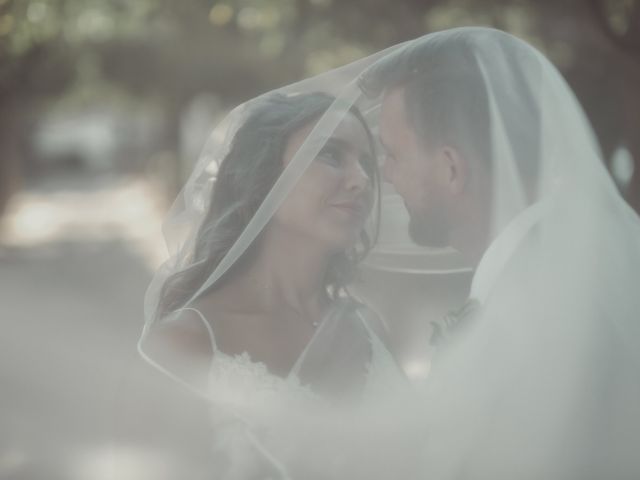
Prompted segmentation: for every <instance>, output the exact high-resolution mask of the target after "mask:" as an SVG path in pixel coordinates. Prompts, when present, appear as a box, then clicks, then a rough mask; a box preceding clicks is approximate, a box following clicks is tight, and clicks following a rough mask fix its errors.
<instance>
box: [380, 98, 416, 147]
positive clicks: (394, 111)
mask: <svg viewBox="0 0 640 480" xmlns="http://www.w3.org/2000/svg"><path fill="white" fill-rule="evenodd" d="M379 126H380V128H379V133H380V137H381V140H382V141H383V142H384V141H385V140H386V141H387V142H389V141H390V140H391V138H387V137H390V136H394V137H395V136H398V135H400V136H404V135H410V134H411V133H413V127H412V126H411V125H410V122H409V121H408V117H407V109H406V104H405V91H404V88H403V87H395V88H393V89H389V90H385V92H384V93H383V95H382V105H381V108H380V125H379Z"/></svg>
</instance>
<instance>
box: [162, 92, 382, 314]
mask: <svg viewBox="0 0 640 480" xmlns="http://www.w3.org/2000/svg"><path fill="white" fill-rule="evenodd" d="M335 100H336V99H335V98H334V97H332V96H330V95H327V94H325V93H320V92H317V93H307V94H300V95H296V96H286V95H283V94H280V93H273V94H267V95H265V96H263V97H261V98H259V99H257V100H255V102H254V103H253V105H250V106H249V107H248V108H250V113H249V115H248V117H247V119H246V121H245V122H244V123H243V124H242V125H241V126H240V127H239V128H238V130H237V132H236V133H235V135H234V137H233V140H232V141H231V145H230V149H229V152H228V153H227V155H226V156H225V158H224V159H223V160H222V162H221V163H220V166H219V169H218V172H217V176H216V182H215V186H214V188H213V193H212V196H211V202H210V204H209V209H208V211H207V213H206V215H205V218H204V219H203V221H202V224H201V225H200V227H199V229H198V232H197V235H196V239H195V243H194V247H193V250H192V253H191V256H190V258H189V259H187V265H188V266H186V267H185V268H183V269H182V270H181V271H178V272H176V273H174V274H173V275H171V276H169V277H168V278H167V280H166V281H165V282H164V284H163V286H162V288H161V291H160V300H159V305H158V308H157V310H156V314H155V317H156V318H157V319H159V318H162V317H164V316H165V315H167V314H169V313H171V312H174V311H176V310H179V309H180V308H182V307H184V306H185V305H186V303H187V302H189V301H190V300H191V299H192V298H193V295H194V294H195V292H196V291H197V290H198V289H199V288H200V286H201V285H203V283H204V282H205V281H206V279H207V278H208V276H209V275H210V274H211V273H212V272H213V271H214V270H215V268H216V267H217V266H218V264H219V263H220V262H221V261H222V259H223V258H224V257H225V255H226V254H227V252H228V251H229V249H230V248H231V247H232V245H233V244H234V243H235V242H236V240H237V239H238V237H239V236H240V234H241V233H242V231H243V230H244V229H245V227H246V226H247V225H248V223H249V221H250V220H251V218H252V217H253V215H254V214H255V213H256V211H257V210H258V208H259V206H260V205H261V204H262V202H263V201H264V199H265V197H266V196H267V194H268V193H269V191H270V190H271V188H272V187H273V186H274V184H275V182H276V181H277V179H278V177H279V176H280V174H281V173H282V171H283V168H284V165H283V156H284V151H285V149H286V146H287V143H288V141H289V139H290V137H291V135H292V134H293V133H294V132H296V131H298V130H299V129H300V128H302V127H304V126H306V125H308V124H309V123H310V122H312V121H315V120H318V119H319V118H320V116H321V115H322V114H323V113H325V112H326V111H327V110H328V109H329V107H330V106H331V105H332V103H333V102H334V101H335ZM350 113H351V114H352V115H353V116H354V117H355V118H357V119H358V120H359V121H360V123H361V124H362V126H363V128H364V130H365V132H366V135H367V141H368V144H369V145H368V146H369V148H370V149H371V152H372V155H371V158H372V161H371V163H372V164H371V165H364V166H363V167H364V168H365V170H366V173H367V175H368V176H369V177H370V179H371V182H372V184H373V186H374V191H375V195H376V201H375V203H374V205H376V207H375V211H374V215H375V217H374V228H373V234H372V235H371V236H370V235H369V234H368V233H367V232H366V231H365V230H364V229H363V231H362V232H361V235H360V239H359V242H358V243H357V244H356V245H355V246H354V247H353V248H351V249H349V250H348V251H345V252H341V253H339V254H336V255H335V256H333V257H332V258H331V260H330V262H329V265H328V268H327V273H326V276H325V288H326V289H327V292H328V294H329V296H330V297H331V298H334V299H335V298H337V297H338V296H339V295H340V294H342V293H348V292H346V286H347V284H348V283H349V282H350V281H351V280H353V278H354V276H355V274H356V271H357V265H358V264H359V262H360V261H361V260H362V259H363V258H364V257H365V256H366V254H367V253H368V252H369V250H370V249H371V247H372V246H373V244H374V243H375V240H376V237H377V235H378V224H379V217H380V211H379V210H380V202H379V201H378V199H379V195H380V179H379V173H378V168H377V165H376V163H375V159H376V155H375V147H374V141H373V137H372V135H371V131H370V130H369V128H368V126H367V123H366V121H365V119H364V117H363V116H362V114H361V112H360V111H359V110H358V109H357V107H355V106H352V107H351V108H350ZM260 238H261V235H258V236H257V237H256V239H255V240H254V241H253V243H252V245H251V246H250V247H249V248H248V249H247V250H246V251H245V252H244V253H243V254H242V256H241V258H240V259H239V260H238V261H237V262H236V263H235V264H234V265H233V266H232V267H231V268H230V269H229V270H228V271H227V272H226V273H225V274H224V275H223V276H222V277H221V278H220V279H219V280H218V281H217V282H214V284H213V285H211V286H210V287H209V288H207V289H206V290H204V291H203V292H202V293H201V294H200V297H201V296H204V295H206V294H207V293H209V292H211V291H213V290H215V289H217V288H219V286H220V285H221V282H225V281H228V280H229V278H230V277H232V276H233V275H236V274H238V273H239V272H240V271H242V270H243V269H244V268H245V267H246V266H248V265H249V264H250V262H251V259H252V257H253V256H254V254H255V252H256V250H257V248H256V247H257V244H258V243H259V242H260Z"/></svg>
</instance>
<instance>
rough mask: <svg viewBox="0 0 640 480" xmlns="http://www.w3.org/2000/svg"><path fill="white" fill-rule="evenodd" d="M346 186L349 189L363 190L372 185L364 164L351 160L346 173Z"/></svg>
mask: <svg viewBox="0 0 640 480" xmlns="http://www.w3.org/2000/svg"><path fill="white" fill-rule="evenodd" d="M345 186H346V188H347V190H350V191H351V190H355V191H363V190H366V189H367V188H369V187H370V186H371V180H370V178H369V175H367V172H366V171H365V169H364V167H363V166H362V164H361V163H360V162H359V161H357V160H354V161H351V162H350V164H349V168H348V169H347V171H346V173H345Z"/></svg>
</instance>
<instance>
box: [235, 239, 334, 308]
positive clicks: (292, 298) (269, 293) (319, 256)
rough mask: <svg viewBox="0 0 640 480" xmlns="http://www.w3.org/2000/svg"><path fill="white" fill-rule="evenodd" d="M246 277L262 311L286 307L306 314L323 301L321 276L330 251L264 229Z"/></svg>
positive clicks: (324, 273)
mask: <svg viewBox="0 0 640 480" xmlns="http://www.w3.org/2000/svg"><path fill="white" fill-rule="evenodd" d="M265 233H266V234H265V235H264V238H263V239H262V240H263V241H262V242H261V245H260V247H259V248H260V251H259V252H258V254H257V256H256V257H257V258H256V259H255V261H254V263H253V264H252V265H251V267H250V268H249V269H248V271H247V277H246V280H247V281H248V282H249V287H250V289H251V290H253V291H254V292H255V294H256V297H255V300H256V301H257V302H258V303H259V304H260V305H261V306H262V307H263V308H264V309H266V310H272V309H275V310H277V309H279V308H281V307H283V306H284V307H289V308H291V309H294V310H296V311H298V312H300V313H304V314H307V315H317V314H319V313H320V312H321V311H322V310H323V309H324V308H325V307H326V304H327V294H326V289H325V285H324V282H325V276H326V271H327V266H328V263H329V258H330V253H329V252H326V251H323V250H322V249H321V248H320V247H318V246H316V245H313V244H312V243H311V242H305V241H302V240H301V239H297V238H291V236H285V235H283V234H278V233H272V232H265Z"/></svg>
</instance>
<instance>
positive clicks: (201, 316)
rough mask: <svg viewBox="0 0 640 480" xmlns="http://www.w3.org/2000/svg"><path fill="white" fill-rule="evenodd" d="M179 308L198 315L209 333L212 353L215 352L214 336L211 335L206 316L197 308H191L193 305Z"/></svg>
mask: <svg viewBox="0 0 640 480" xmlns="http://www.w3.org/2000/svg"><path fill="white" fill-rule="evenodd" d="M180 310H181V311H185V310H191V311H192V312H194V313H196V314H197V315H198V317H199V318H200V320H202V323H203V324H204V326H205V328H206V329H207V332H208V333H209V341H210V342H211V348H212V350H213V353H217V351H218V346H217V345H216V338H215V336H214V335H213V328H211V325H210V324H209V322H208V321H207V319H206V317H205V316H204V315H203V314H202V312H201V311H200V310H198V309H197V308H193V307H184V308H181V309H180Z"/></svg>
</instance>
